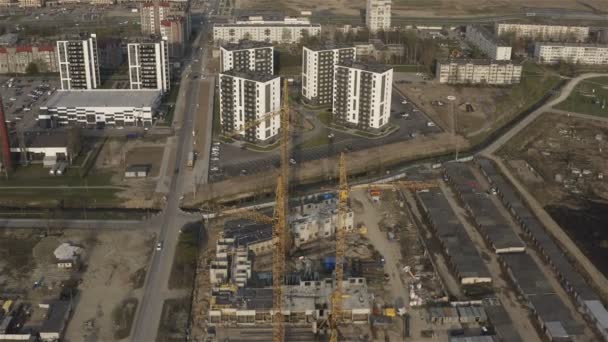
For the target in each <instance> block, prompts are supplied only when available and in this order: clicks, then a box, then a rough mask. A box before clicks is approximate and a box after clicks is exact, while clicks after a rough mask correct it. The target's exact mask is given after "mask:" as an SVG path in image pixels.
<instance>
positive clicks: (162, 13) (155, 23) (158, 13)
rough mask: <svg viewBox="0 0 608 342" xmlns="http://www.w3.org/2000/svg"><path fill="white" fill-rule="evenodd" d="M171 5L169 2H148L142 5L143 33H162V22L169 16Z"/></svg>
mask: <svg viewBox="0 0 608 342" xmlns="http://www.w3.org/2000/svg"><path fill="white" fill-rule="evenodd" d="M170 12H171V6H170V4H169V3H168V2H146V3H144V4H142V7H141V33H143V34H145V35H151V34H157V35H158V34H160V23H161V22H162V21H163V20H165V19H166V18H167V17H169V14H170Z"/></svg>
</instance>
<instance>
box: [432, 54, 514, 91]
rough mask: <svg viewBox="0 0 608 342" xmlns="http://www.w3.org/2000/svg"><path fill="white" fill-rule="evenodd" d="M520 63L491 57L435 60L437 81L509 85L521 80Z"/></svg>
mask: <svg viewBox="0 0 608 342" xmlns="http://www.w3.org/2000/svg"><path fill="white" fill-rule="evenodd" d="M521 73H522V65H521V63H516V62H512V61H494V60H491V59H443V60H438V61H437V69H436V73H435V74H436V75H437V80H438V81H439V83H449V84H491V85H509V84H517V83H520V82H521Z"/></svg>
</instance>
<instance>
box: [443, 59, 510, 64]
mask: <svg viewBox="0 0 608 342" xmlns="http://www.w3.org/2000/svg"><path fill="white" fill-rule="evenodd" d="M437 63H439V64H474V65H492V64H498V65H509V64H513V65H521V62H519V61H513V60H500V61H497V60H493V59H489V58H488V59H485V58H479V59H472V58H442V59H439V60H437Z"/></svg>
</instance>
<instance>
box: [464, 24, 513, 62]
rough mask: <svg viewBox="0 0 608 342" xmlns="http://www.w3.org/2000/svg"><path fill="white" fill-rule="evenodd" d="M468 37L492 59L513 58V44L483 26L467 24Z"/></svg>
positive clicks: (505, 59)
mask: <svg viewBox="0 0 608 342" xmlns="http://www.w3.org/2000/svg"><path fill="white" fill-rule="evenodd" d="M466 39H467V41H469V42H470V43H472V44H473V45H475V46H477V47H478V48H479V49H480V50H481V51H482V52H483V53H485V54H486V55H487V56H488V57H490V58H491V59H495V60H497V61H508V60H510V59H511V46H509V45H508V44H507V43H506V42H504V41H503V40H502V39H500V38H498V37H497V36H496V35H494V33H493V32H491V31H490V30H488V29H486V28H485V27H483V26H478V25H469V26H467V33H466Z"/></svg>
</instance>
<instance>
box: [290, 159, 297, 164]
mask: <svg viewBox="0 0 608 342" xmlns="http://www.w3.org/2000/svg"><path fill="white" fill-rule="evenodd" d="M289 164H291V165H296V164H297V162H296V160H295V159H293V158H291V159H289Z"/></svg>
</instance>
